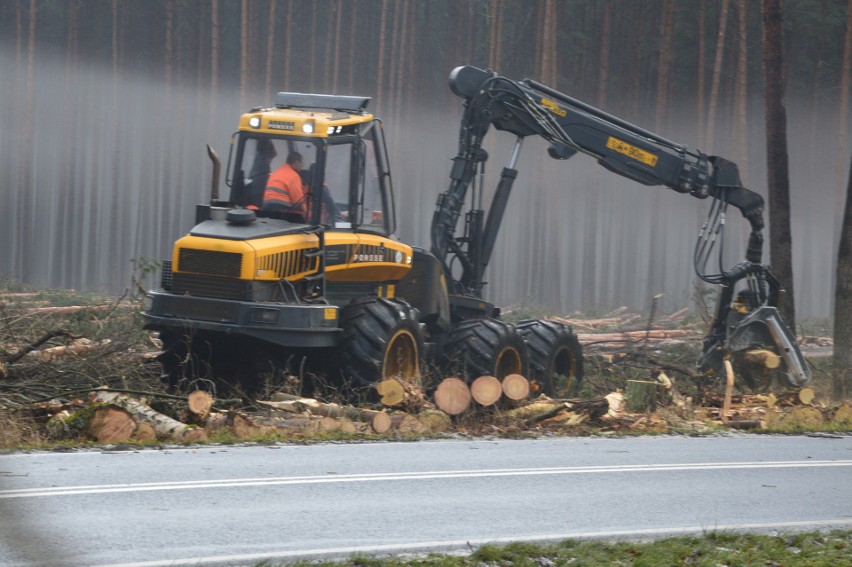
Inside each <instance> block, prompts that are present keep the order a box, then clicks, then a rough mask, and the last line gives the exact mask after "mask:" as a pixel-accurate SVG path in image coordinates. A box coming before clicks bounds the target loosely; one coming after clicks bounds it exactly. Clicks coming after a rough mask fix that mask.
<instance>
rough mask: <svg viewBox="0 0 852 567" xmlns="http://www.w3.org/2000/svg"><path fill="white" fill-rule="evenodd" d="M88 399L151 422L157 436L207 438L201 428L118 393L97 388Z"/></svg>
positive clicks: (197, 439) (190, 438)
mask: <svg viewBox="0 0 852 567" xmlns="http://www.w3.org/2000/svg"><path fill="white" fill-rule="evenodd" d="M89 400H90V401H91V402H92V403H98V404H113V405H116V406H118V407H120V408H122V409H124V410H126V411H127V412H128V413H129V414H130V415H131V416H133V418H134V419H135V420H136V421H139V422H141V421H144V422H147V423H149V424H151V426H152V427H153V428H154V431H155V432H156V433H157V437H158V438H171V439H177V440H180V441H205V440H207V434H206V433H205V431H204V430H203V429H200V428H194V427H190V426H188V425H186V424H185V423H181V422H180V421H177V420H175V419H172V418H170V417H169V416H167V415H163V414H161V413H160V412H158V411H155V410H153V409H151V408H150V407H148V406H147V405H145V404H143V403H141V402H138V401H136V400H134V399H131V398H128V397H127V396H123V395H121V394H119V393H116V392H110V391H107V390H98V391H95V392H92V393H91V394H89Z"/></svg>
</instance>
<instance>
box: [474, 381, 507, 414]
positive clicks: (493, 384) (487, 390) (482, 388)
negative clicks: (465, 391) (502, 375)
mask: <svg viewBox="0 0 852 567" xmlns="http://www.w3.org/2000/svg"><path fill="white" fill-rule="evenodd" d="M470 395H471V397H472V398H473V401H475V402H476V403H478V404H479V405H481V406H486V407H487V406H492V405H494V404H496V403H497V402H498V401H499V400H500V396H502V395H503V386H502V384H500V380H498V379H497V378H495V377H494V376H480V377H479V378H477V379H476V380H474V381H473V382H472V383H471V385H470Z"/></svg>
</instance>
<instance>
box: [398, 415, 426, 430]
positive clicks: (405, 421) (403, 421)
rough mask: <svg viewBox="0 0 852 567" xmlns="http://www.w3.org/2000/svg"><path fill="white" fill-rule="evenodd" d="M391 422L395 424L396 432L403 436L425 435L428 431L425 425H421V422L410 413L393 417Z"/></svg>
mask: <svg viewBox="0 0 852 567" xmlns="http://www.w3.org/2000/svg"><path fill="white" fill-rule="evenodd" d="M391 421H392V423H393V429H394V431H396V432H398V433H400V434H402V435H411V434H419V433H424V432H425V430H426V428H425V427H424V425H423V424H422V423H420V420H418V419H417V418H416V417H415V416H413V415H411V414H410V413H402V414H398V415H392V416H391Z"/></svg>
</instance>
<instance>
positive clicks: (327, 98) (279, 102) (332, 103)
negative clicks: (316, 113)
mask: <svg viewBox="0 0 852 567" xmlns="http://www.w3.org/2000/svg"><path fill="white" fill-rule="evenodd" d="M370 98H371V97H368V96H338V95H325V94H303V93H287V92H280V93H277V94H276V95H275V106H276V107H277V108H325V109H330V110H339V111H341V112H364V111H365V110H366V108H367V104H368V103H369V102H370Z"/></svg>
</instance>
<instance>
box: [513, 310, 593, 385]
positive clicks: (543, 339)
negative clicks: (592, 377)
mask: <svg viewBox="0 0 852 567" xmlns="http://www.w3.org/2000/svg"><path fill="white" fill-rule="evenodd" d="M518 331H519V332H520V333H521V336H523V337H524V340H526V341H527V346H528V347H529V351H530V378H531V379H532V380H534V381H535V383H536V384H537V385H538V387H539V388H540V389H541V391H542V392H543V393H545V394H547V395H548V396H569V397H571V396H576V395H577V393H578V392H579V390H580V382H581V381H582V380H583V348H582V346H580V341H578V340H577V335H575V334H574V332H573V331H572V330H571V327H570V326H568V325H563V324H561V323H557V322H555V321H523V322H522V323H519V324H518Z"/></svg>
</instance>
